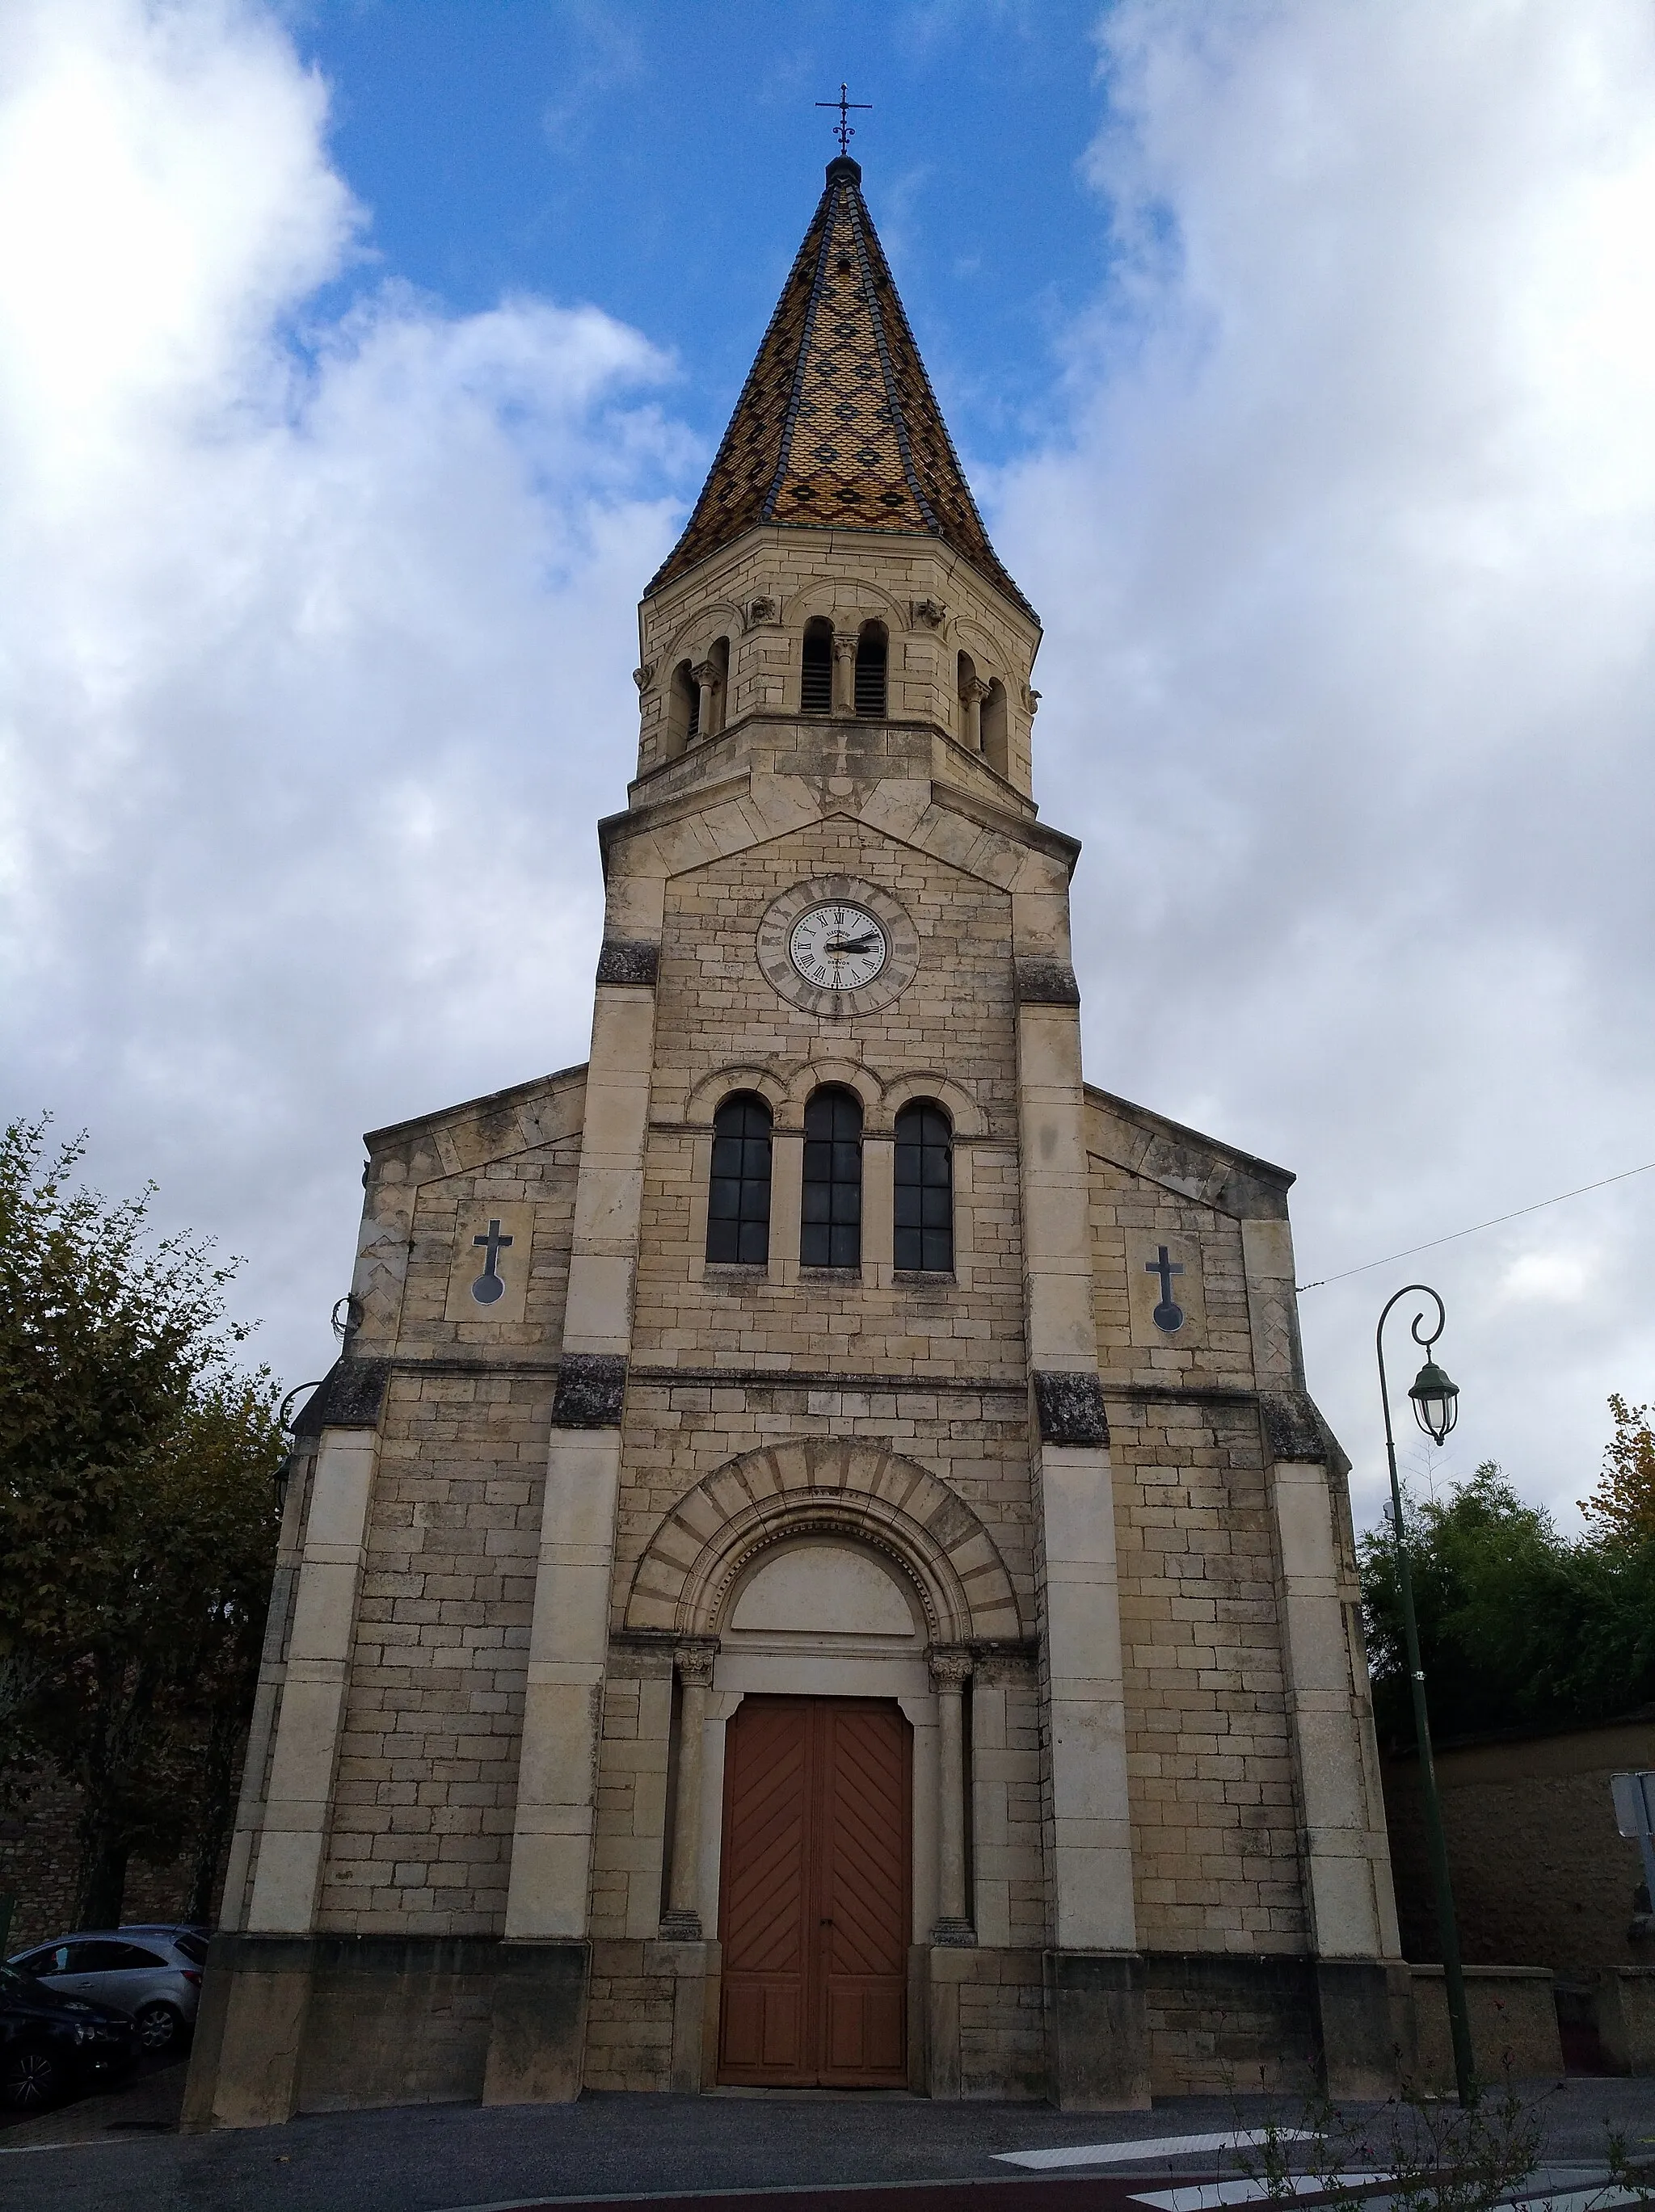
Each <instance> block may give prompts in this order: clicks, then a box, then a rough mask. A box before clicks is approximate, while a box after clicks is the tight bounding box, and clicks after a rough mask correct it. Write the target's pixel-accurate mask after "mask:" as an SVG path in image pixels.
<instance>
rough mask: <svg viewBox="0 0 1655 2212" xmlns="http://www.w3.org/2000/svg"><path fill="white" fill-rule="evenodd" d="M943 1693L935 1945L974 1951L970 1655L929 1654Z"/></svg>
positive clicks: (934, 1680) (936, 1686)
mask: <svg viewBox="0 0 1655 2212" xmlns="http://www.w3.org/2000/svg"><path fill="white" fill-rule="evenodd" d="M926 1660H927V1663H928V1665H929V1667H930V1669H931V1681H932V1686H933V1687H934V1689H935V1691H936V1693H937V1735H938V1759H937V1918H936V1924H935V1925H934V1927H933V1929H932V1930H931V1941H932V1942H934V1943H942V1944H947V1945H950V1946H952V1947H954V1948H959V1949H969V1948H974V1947H975V1945H976V1942H977V1933H976V1930H975V1929H973V1928H972V1926H971V1923H970V1918H969V1917H968V1916H967V1913H966V1910H965V1726H964V1722H965V1715H964V1703H965V1685H966V1684H967V1683H968V1682H969V1681H970V1679H971V1655H970V1652H969V1651H961V1650H944V1649H934V1650H930V1651H928V1653H927V1654H926Z"/></svg>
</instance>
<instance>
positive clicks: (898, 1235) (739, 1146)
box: [707, 1084, 954, 1275]
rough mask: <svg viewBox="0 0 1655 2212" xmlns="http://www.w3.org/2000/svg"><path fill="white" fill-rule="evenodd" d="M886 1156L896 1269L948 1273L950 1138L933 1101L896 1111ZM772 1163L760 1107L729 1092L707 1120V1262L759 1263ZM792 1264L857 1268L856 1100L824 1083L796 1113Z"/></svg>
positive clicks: (765, 1255)
mask: <svg viewBox="0 0 1655 2212" xmlns="http://www.w3.org/2000/svg"><path fill="white" fill-rule="evenodd" d="M894 1153H895V1157H894V1162H893V1169H894V1172H893V1177H892V1182H893V1189H892V1208H891V1213H892V1218H891V1257H892V1260H893V1261H894V1263H895V1266H896V1267H897V1271H898V1272H899V1273H904V1274H928V1275H947V1274H952V1272H953V1267H954V1132H953V1124H952V1121H950V1120H949V1118H948V1115H947V1113H946V1111H945V1109H943V1108H942V1107H941V1106H940V1105H938V1103H936V1101H935V1100H934V1099H930V1098H918V1099H914V1100H912V1101H910V1103H909V1104H907V1105H905V1106H904V1108H903V1109H901V1111H900V1112H899V1113H898V1114H897V1122H896V1145H895V1147H894ZM771 1157H772V1125H771V1117H770V1107H769V1105H768V1104H767V1103H766V1102H765V1101H764V1099H763V1098H761V1097H758V1094H757V1093H756V1092H754V1091H735V1092H733V1093H732V1095H731V1096H730V1097H727V1099H725V1101H724V1102H723V1103H722V1104H721V1106H720V1108H719V1109H718V1111H717V1113H716V1114H715V1115H714V1116H713V1163H712V1180H711V1183H710V1186H709V1190H708V1194H707V1257H708V1259H709V1261H716V1262H722V1263H723V1264H725V1265H735V1266H741V1267H764V1266H765V1265H766V1264H767V1263H768V1261H769V1260H770V1187H771ZM799 1262H800V1266H801V1267H846V1268H856V1267H861V1263H862V1103H861V1099H860V1098H858V1097H857V1096H856V1094H855V1091H850V1090H848V1089H847V1088H845V1087H844V1086H843V1085H841V1084H824V1085H823V1086H822V1088H821V1089H820V1090H819V1091H815V1092H813V1093H812V1096H811V1098H810V1100H809V1102H808V1103H807V1104H806V1108H805V1139H804V1162H803V1177H802V1185H801V1188H800V1219H799Z"/></svg>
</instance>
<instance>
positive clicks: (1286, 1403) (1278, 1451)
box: [1258, 1391, 1328, 1466]
mask: <svg viewBox="0 0 1655 2212" xmlns="http://www.w3.org/2000/svg"><path fill="white" fill-rule="evenodd" d="M1258 1409H1259V1412H1260V1413H1262V1414H1263V1417H1264V1441H1265V1443H1267V1444H1268V1445H1269V1449H1270V1457H1271V1458H1272V1459H1275V1460H1294V1461H1298V1462H1301V1463H1305V1462H1307V1463H1310V1464H1312V1465H1316V1464H1320V1465H1323V1466H1324V1465H1325V1464H1326V1462H1327V1456H1328V1448H1327V1444H1326V1443H1325V1442H1324V1441H1323V1435H1322V1428H1321V1424H1320V1423H1319V1422H1318V1421H1317V1418H1316V1408H1315V1407H1314V1406H1313V1405H1312V1404H1311V1401H1310V1400H1309V1399H1308V1398H1306V1397H1304V1396H1303V1395H1300V1394H1299V1392H1297V1391H1294V1392H1293V1393H1292V1394H1291V1395H1289V1394H1288V1393H1286V1392H1284V1393H1283V1394H1282V1395H1281V1396H1280V1397H1275V1396H1266V1397H1263V1398H1261V1399H1260V1400H1259V1401H1258Z"/></svg>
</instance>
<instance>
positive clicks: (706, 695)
mask: <svg viewBox="0 0 1655 2212" xmlns="http://www.w3.org/2000/svg"><path fill="white" fill-rule="evenodd" d="M690 678H691V682H692V683H693V684H695V685H696V687H697V690H699V691H700V693H701V708H700V720H698V722H697V726H696V727H697V739H699V738H715V737H716V736H717V735H718V728H719V725H718V695H719V691H720V690H721V684H720V680H719V673H718V664H717V662H716V661H712V660H698V661H697V663H696V665H695V666H694V667H693V668H692V669H691V671H690Z"/></svg>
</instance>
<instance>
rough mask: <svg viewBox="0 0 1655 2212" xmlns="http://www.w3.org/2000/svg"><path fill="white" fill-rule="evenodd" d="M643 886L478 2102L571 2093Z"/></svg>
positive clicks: (581, 2005) (613, 960) (630, 1191)
mask: <svg viewBox="0 0 1655 2212" xmlns="http://www.w3.org/2000/svg"><path fill="white" fill-rule="evenodd" d="M649 888H650V887H649V886H648V885H636V884H635V885H629V884H626V883H624V882H620V883H617V882H611V885H610V897H609V904H610V921H609V927H610V929H611V931H613V930H615V927H616V923H617V921H618V920H624V921H628V922H630V923H631V924H632V928H633V929H634V930H636V927H637V921H640V920H644V919H646V918H647V919H648V921H651V922H653V936H652V938H650V939H643V938H642V935H641V934H639V935H633V934H629V935H627V936H624V937H623V936H621V935H620V934H619V933H616V934H613V935H609V934H606V935H605V939H604V945H603V949H602V951H601V952H600V953H599V960H598V979H597V981H598V987H597V997H596V1004H595V1006H594V1007H593V1018H592V1056H591V1060H590V1061H589V1063H588V1066H587V1087H586V1103H585V1115H584V1123H583V1127H582V1133H581V1168H580V1176H579V1179H578V1181H577V1182H576V1184H575V1223H574V1235H573V1239H572V1243H571V1247H570V1254H569V1294H568V1298H567V1301H566V1304H565V1305H564V1310H563V1346H562V1352H561V1356H560V1359H559V1364H558V1372H557V1390H556V1392H555V1394H554V1396H553V1400H552V1408H551V1449H550V1451H549V1452H548V1455H547V1461H546V1481H545V1492H544V1500H543V1504H542V1506H541V1514H540V1552H539V1559H538V1565H537V1568H536V1571H535V1584H534V1609H533V1613H532V1619H531V1622H530V1627H529V1650H528V1680H527V1684H526V1688H525V1692H524V1700H523V1747H522V1753H521V1757H520V1762H519V1767H518V1785H517V1812H516V1817H515V1820H514V1826H513V1831H512V1854H511V1874H510V1877H509V1881H508V1888H507V1893H506V1927H505V1942H504V1944H503V1945H502V1957H501V1966H500V1972H499V1975H498V1978H497V1979H496V1983H495V1993H494V2013H493V2021H492V2026H491V2029H490V2041H489V2056H488V2064H487V2069H486V2071H485V2074H484V2086H483V2101H484V2104H486V2105H514V2104H515V2105H522V2104H545V2103H550V2102H553V2101H561V2100H565V2099H569V2098H573V2097H577V2096H579V2094H580V2093H581V2063H582V2053H583V2049H584V2042H585V2032H586V1989H587V1957H588V1948H587V1930H588V1927H589V1915H590V1908H591V1889H592V1839H593V1826H594V1822H595V1817H596V1810H597V1808H596V1778H597V1771H598V1752H599V1734H600V1732H601V1729H602V1725H603V1701H604V1680H605V1668H606V1664H607V1658H608V1650H609V1595H610V1577H611V1573H612V1571H613V1568H614V1559H615V1516H616V1511H617V1507H618V1498H619V1491H620V1469H621V1415H622V1411H623V1408H624V1402H625V1396H626V1370H627V1360H628V1357H629V1355H630V1352H631V1346H632V1285H633V1275H634V1272H635V1269H636V1264H637V1239H638V1220H639V1212H640V1209H641V1206H642V1198H643V1148H644V1141H645V1136H646V1133H647V1130H648V1117H649V1086H650V1080H651V1073H652V1069H653V1065H654V1042H655V978H656V973H657V969H658V966H659V960H660V941H659V940H660V887H659V885H658V884H657V885H656V886H654V901H653V904H654V913H653V914H648V913H647V906H646V897H645V895H646V894H647V893H648V890H649ZM629 892H630V893H631V894H632V896H631V897H630V900H629V896H628V895H629Z"/></svg>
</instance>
